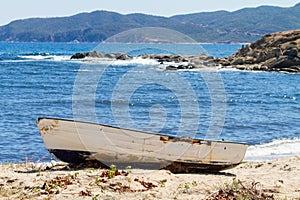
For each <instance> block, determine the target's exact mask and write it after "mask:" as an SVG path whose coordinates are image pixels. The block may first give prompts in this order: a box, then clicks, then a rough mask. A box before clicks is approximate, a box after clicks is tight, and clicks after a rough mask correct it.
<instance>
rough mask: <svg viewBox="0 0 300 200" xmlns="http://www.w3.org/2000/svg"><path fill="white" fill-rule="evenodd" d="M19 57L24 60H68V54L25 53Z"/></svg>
mask: <svg viewBox="0 0 300 200" xmlns="http://www.w3.org/2000/svg"><path fill="white" fill-rule="evenodd" d="M20 58H23V59H26V60H52V61H67V60H70V56H65V55H64V56H57V55H26V56H20Z"/></svg>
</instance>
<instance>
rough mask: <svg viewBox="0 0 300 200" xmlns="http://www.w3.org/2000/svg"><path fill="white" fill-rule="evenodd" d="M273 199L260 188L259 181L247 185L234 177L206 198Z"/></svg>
mask: <svg viewBox="0 0 300 200" xmlns="http://www.w3.org/2000/svg"><path fill="white" fill-rule="evenodd" d="M215 199H223V200H233V199H236V200H263V199H268V200H274V199H275V198H274V196H273V195H268V194H266V193H265V192H264V190H263V189H262V188H261V185H260V183H258V182H252V183H251V184H250V185H249V186H244V184H243V183H242V182H241V181H240V180H237V179H236V178H234V179H233V180H232V182H231V183H225V184H224V186H223V187H222V188H220V189H219V190H218V191H217V192H215V193H213V194H211V195H209V196H208V197H207V200H215Z"/></svg>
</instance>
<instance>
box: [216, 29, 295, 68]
mask: <svg viewBox="0 0 300 200" xmlns="http://www.w3.org/2000/svg"><path fill="white" fill-rule="evenodd" d="M299 52H300V30H294V31H284V32H278V33H273V34H268V35H265V36H263V37H262V38H261V39H259V40H257V41H256V42H254V43H252V44H247V45H243V46H242V48H241V49H239V50H238V52H237V53H235V54H233V55H231V56H229V57H226V58H219V59H215V62H216V63H219V64H221V65H223V66H233V67H235V68H237V69H244V70H263V71H282V72H290V73H300V53H299Z"/></svg>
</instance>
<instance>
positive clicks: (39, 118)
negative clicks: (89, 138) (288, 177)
mask: <svg viewBox="0 0 300 200" xmlns="http://www.w3.org/2000/svg"><path fill="white" fill-rule="evenodd" d="M42 119H48V120H61V121H66V122H75V123H76V122H78V123H84V124H91V125H100V126H104V127H108V128H115V129H119V130H125V131H134V132H140V133H144V134H151V135H156V136H163V137H169V138H171V139H178V140H179V141H180V140H185V139H187V140H191V141H192V140H199V142H200V141H209V142H219V143H228V144H240V145H246V146H248V144H247V143H245V142H231V141H223V140H205V139H198V138H189V137H185V136H183V137H178V136H171V135H166V134H161V133H152V132H145V131H139V130H134V129H128V128H121V127H117V126H112V125H106V124H100V123H96V122H86V121H80V120H74V119H61V118H52V117H38V118H37V124H38V123H39V121H40V120H42Z"/></svg>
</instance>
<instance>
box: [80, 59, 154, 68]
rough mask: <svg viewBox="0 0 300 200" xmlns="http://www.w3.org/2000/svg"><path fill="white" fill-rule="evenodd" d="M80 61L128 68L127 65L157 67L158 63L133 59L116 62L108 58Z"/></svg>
mask: <svg viewBox="0 0 300 200" xmlns="http://www.w3.org/2000/svg"><path fill="white" fill-rule="evenodd" d="M81 61H83V62H85V63H91V64H103V65H113V66H128V65H158V64H159V63H158V62H157V61H156V60H153V59H143V58H133V59H129V60H116V59H108V58H90V57H87V58H84V59H81Z"/></svg>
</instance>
